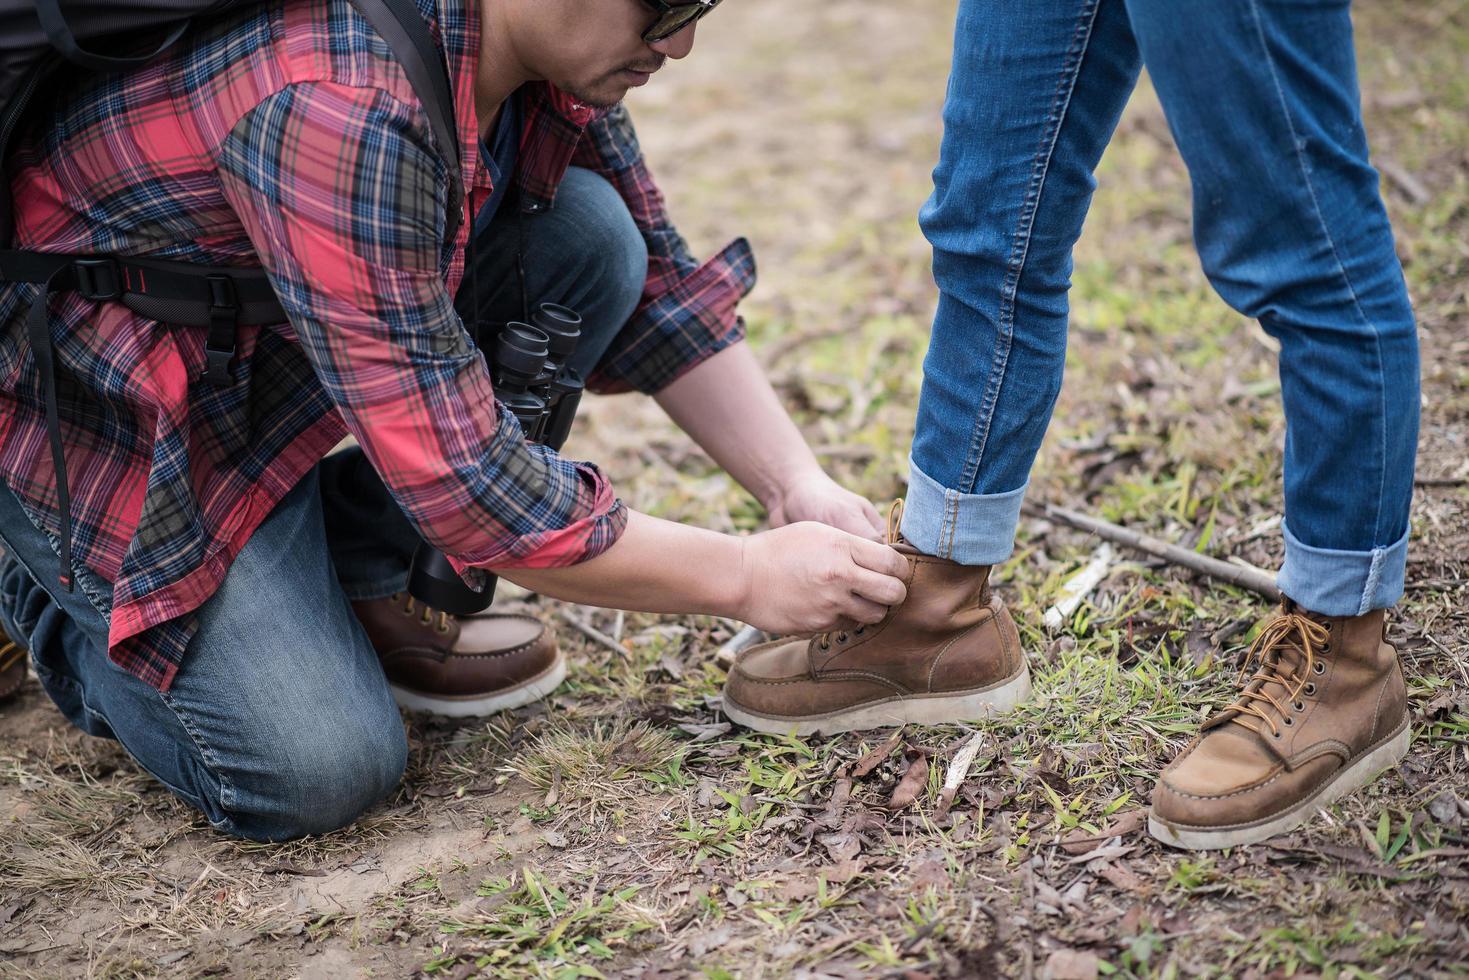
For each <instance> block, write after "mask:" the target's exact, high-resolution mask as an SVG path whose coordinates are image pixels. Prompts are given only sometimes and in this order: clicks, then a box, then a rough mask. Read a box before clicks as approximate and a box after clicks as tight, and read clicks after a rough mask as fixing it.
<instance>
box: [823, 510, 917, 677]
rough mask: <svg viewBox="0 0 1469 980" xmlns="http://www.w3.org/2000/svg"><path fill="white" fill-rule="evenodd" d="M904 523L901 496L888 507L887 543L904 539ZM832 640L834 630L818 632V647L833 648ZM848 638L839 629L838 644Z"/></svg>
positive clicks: (860, 629) (857, 631) (857, 632)
mask: <svg viewBox="0 0 1469 980" xmlns="http://www.w3.org/2000/svg"><path fill="white" fill-rule="evenodd" d="M902 523H903V501H902V498H899V499H897V500H894V501H893V504H892V506H891V507H889V508H888V535H887V543H888V544H889V545H895V544H897V543H898V542H899V541H901V540H903V532H902V531H901V530H899V528H900V527H901V525H902ZM866 629H867V626H866V625H865V624H864V625H860V626H858V627H857V628H856V629H855V630H853V631H852V632H853V633H854V634H855V635H857V636H861V635H862V633H863V632H864V631H865V630H866ZM831 640H832V631H831V630H827V631H826V632H825V633H818V634H817V635H816V645H817V646H818V647H820V648H821V649H822V650H830V649H831ZM847 640H848V633H847V631H846V630H841V631H838V632H837V633H836V641H837V646H841V645H842V644H843V643H846V642H847Z"/></svg>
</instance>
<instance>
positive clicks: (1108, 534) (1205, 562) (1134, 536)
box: [1046, 506, 1280, 602]
mask: <svg viewBox="0 0 1469 980" xmlns="http://www.w3.org/2000/svg"><path fill="white" fill-rule="evenodd" d="M1046 516H1047V517H1052V518H1055V519H1056V520H1058V521H1061V522H1062V523H1064V524H1070V525H1071V526H1072V527H1074V528H1079V529H1080V530H1083V531H1088V532H1090V533H1092V534H1095V535H1096V536H1097V537H1099V538H1102V539H1103V540H1106V541H1112V542H1114V543H1116V544H1120V545H1126V546H1127V547H1129V548H1135V549H1137V550H1138V551H1141V552H1144V553H1146V554H1149V555H1153V556H1154V557H1157V558H1162V559H1163V560H1164V561H1167V562H1172V563H1173V564H1175V565H1182V566H1183V567H1184V568H1187V569H1189V570H1191V571H1195V572H1198V573H1199V574H1200V575H1207V576H1208V577H1209V578H1216V579H1219V580H1220V581H1222V582H1228V583H1230V584H1231V585H1238V586H1239V587H1240V588H1243V589H1249V590H1250V591H1251V592H1258V593H1259V594H1260V595H1262V596H1264V597H1265V598H1267V599H1269V600H1270V601H1272V602H1278V601H1280V590H1279V589H1277V588H1276V587H1275V576H1274V575H1271V574H1270V573H1269V572H1267V571H1265V570H1264V569H1262V568H1256V567H1254V566H1253V565H1247V564H1244V563H1240V564H1231V563H1229V562H1227V561H1220V560H1219V559H1217V558H1209V557H1208V556H1206V555H1201V554H1199V553H1198V552H1196V551H1190V550H1189V549H1188V548H1180V547H1179V546H1178V545H1176V544H1169V543H1168V542H1166V541H1160V540H1159V539H1158V538H1155V537H1153V536H1152V535H1148V534H1142V533H1141V532H1138V531H1132V530H1129V529H1127V528H1125V527H1122V526H1121V525H1118V524H1113V523H1112V522H1111V521H1104V520H1102V519H1101V518H1099V517H1092V516H1090V515H1088V514H1082V513H1079V512H1077V511H1074V510H1068V509H1067V508H1065V507H1055V506H1048V507H1047V508H1046Z"/></svg>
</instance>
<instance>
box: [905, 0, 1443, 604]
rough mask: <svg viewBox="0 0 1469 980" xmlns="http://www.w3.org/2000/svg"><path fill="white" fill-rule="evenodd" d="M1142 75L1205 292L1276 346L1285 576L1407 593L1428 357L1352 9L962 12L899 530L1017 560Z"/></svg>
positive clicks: (1287, 587) (1309, 2) (953, 549)
mask: <svg viewBox="0 0 1469 980" xmlns="http://www.w3.org/2000/svg"><path fill="white" fill-rule="evenodd" d="M1143 66H1146V67H1147V69H1148V73H1149V75H1150V77H1151V79H1152V82H1153V85H1154V86H1155V88H1156V89H1157V92H1158V96H1159V99H1160V100H1161V102H1162V105H1163V109H1164V112H1165V114H1166V116H1167V119H1168V124H1169V127H1170V129H1171V130H1172V133H1173V138H1174V141H1175V142H1176V143H1177V145H1178V147H1179V150H1180V152H1181V153H1182V155H1183V159H1184V162H1185V163H1186V164H1187V166H1188V170H1189V176H1190V179H1191V181H1192V184H1193V198H1194V237H1195V242H1196V244H1197V247H1198V251H1199V256H1200V258H1201V259H1202V262H1203V267H1204V271H1205V273H1206V274H1207V276H1208V277H1209V281H1210V283H1211V284H1212V285H1213V286H1214V288H1215V289H1216V290H1217V291H1218V292H1219V294H1220V296H1222V297H1223V298H1224V300H1225V301H1226V302H1228V303H1229V304H1230V305H1231V306H1233V307H1234V308H1235V309H1236V310H1239V311H1240V312H1241V313H1244V314H1245V315H1248V316H1251V317H1255V318H1257V319H1258V320H1259V321H1260V323H1261V325H1262V326H1263V327H1264V329H1265V331H1266V332H1267V333H1269V334H1270V335H1271V336H1273V337H1275V338H1277V339H1278V340H1279V341H1280V379H1281V391H1282V396H1283V399H1284V405H1285V415H1286V429H1287V432H1286V440H1285V542H1286V554H1285V562H1284V565H1283V566H1282V568H1281V570H1280V576H1279V584H1280V587H1281V589H1282V591H1284V592H1285V593H1286V594H1287V595H1289V596H1290V597H1291V598H1293V599H1295V600H1296V601H1297V602H1299V603H1301V604H1302V605H1304V606H1305V607H1307V608H1309V609H1312V610H1315V611H1318V612H1321V613H1326V614H1329V615H1354V614H1357V613H1362V612H1366V611H1368V610H1370V609H1378V608H1383V607H1386V606H1389V605H1392V604H1393V603H1394V602H1396V601H1397V600H1398V598H1399V597H1400V596H1401V595H1402V590H1403V574H1404V566H1405V563H1406V554H1407V537H1408V506H1409V499H1410V496H1411V493H1412V485H1413V463H1414V455H1415V451H1416V446H1417V431H1418V345H1417V333H1416V328H1415V325H1414V321H1413V313H1412V309H1411V307H1410V305H1409V302H1408V296H1407V290H1406V287H1405V285H1404V282H1403V276H1402V270H1401V268H1400V266H1399V264H1398V260H1397V257H1396V255H1395V253H1394V250H1393V240H1392V232H1391V229H1390V228H1389V226H1388V221H1387V214H1386V212H1385V210H1384V208H1383V204H1382V200H1381V197H1380V195H1379V192H1378V179H1377V174H1376V172H1375V171H1374V170H1373V168H1372V167H1371V166H1370V164H1369V163H1368V160H1367V140H1366V135H1365V133H1364V131H1363V127H1362V119H1361V111H1360V107H1359V101H1358V93H1357V80H1356V68H1355V61H1354V53H1353V45H1352V27H1351V21H1350V17H1349V3H1348V0H1191V2H1188V3H1178V2H1176V0H961V3H960V6H959V17H958V24H957V27H956V30H955V44H954V60H953V69H952V75H951V77H950V79H949V89H948V95H947V99H946V101H945V104H944V138H943V145H942V151H941V157H940V160H939V164H938V167H937V168H936V170H935V171H934V192H933V196H932V197H931V198H930V199H929V201H928V202H927V203H926V204H925V205H924V207H923V210H922V213H921V214H920V221H921V224H922V227H923V230H924V233H925V234H926V235H927V236H928V239H929V241H930V242H931V243H932V245H933V250H934V259H933V268H934V275H935V278H936V280H937V282H938V286H939V290H940V299H939V306H938V312H937V315H936V317H935V320H934V326H933V338H932V341H931V344H930V347H929V351H928V355H927V359H926V360H925V362H924V381H923V389H922V394H921V397H920V403H919V409H918V422H917V430H916V435H915V438H914V442H913V454H912V460H911V477H910V485H909V490H908V496H907V502H906V509H905V511H904V517H903V533H904V534H905V535H906V536H907V537H908V539H909V540H911V541H912V542H913V543H914V544H915V546H917V547H919V548H921V549H923V550H924V551H927V552H930V553H932V554H936V555H940V556H943V557H947V558H951V559H954V560H956V561H960V562H964V563H968V564H993V563H995V562H999V561H1002V560H1004V559H1005V558H1006V557H1008V556H1009V554H1010V553H1011V551H1012V549H1013V544H1014V536H1015V527H1016V523H1017V521H1018V518H1019V513H1020V503H1021V499H1022V497H1023V496H1024V493H1025V489H1026V486H1027V483H1028V480H1029V473H1030V469H1031V465H1032V463H1033V462H1034V460H1035V454H1036V451H1037V450H1038V448H1039V446H1040V442H1041V437H1042V436H1043V434H1044V432H1045V429H1046V426H1047V424H1048V423H1049V421H1050V417H1051V412H1052V410H1053V407H1054V405H1055V400H1056V396H1057V393H1058V392H1059V390H1060V386H1061V374H1062V368H1063V364H1064V359H1065V350H1066V326H1067V290H1068V287H1069V285H1070V275H1071V252H1072V246H1073V245H1074V243H1075V242H1076V239H1077V238H1078V236H1079V235H1080V233H1081V226H1082V221H1083V219H1084V218H1085V216H1086V211H1087V207H1088V204H1089V203H1090V200H1091V195H1092V191H1093V189H1094V188H1095V186H1096V184H1095V180H1094V178H1093V171H1094V170H1095V168H1096V165H1097V162H1098V161H1099V160H1100V159H1101V156H1102V151H1103V150H1104V149H1105V148H1106V145H1107V143H1108V141H1109V140H1110V139H1111V136H1112V132H1113V130H1114V129H1115V128H1116V125H1117V121H1118V119H1119V117H1120V116H1121V114H1122V109H1123V106H1124V104H1125V103H1126V101H1127V99H1128V96H1129V94H1130V93H1131V92H1132V89H1133V87H1134V85H1135V84H1136V82H1137V78H1138V73H1139V70H1140V69H1141V68H1142V67H1143Z"/></svg>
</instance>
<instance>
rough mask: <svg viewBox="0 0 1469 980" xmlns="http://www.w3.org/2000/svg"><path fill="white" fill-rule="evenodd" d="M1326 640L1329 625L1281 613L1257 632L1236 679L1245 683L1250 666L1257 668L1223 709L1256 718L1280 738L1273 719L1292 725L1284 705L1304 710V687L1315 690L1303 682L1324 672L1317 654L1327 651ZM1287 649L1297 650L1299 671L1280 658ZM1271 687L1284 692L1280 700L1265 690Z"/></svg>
mask: <svg viewBox="0 0 1469 980" xmlns="http://www.w3.org/2000/svg"><path fill="white" fill-rule="evenodd" d="M1330 640H1331V625H1330V623H1329V622H1328V623H1320V622H1317V621H1316V620H1314V619H1312V618H1311V617H1309V616H1307V615H1306V614H1304V613H1300V612H1294V611H1282V612H1281V614H1280V615H1279V616H1277V617H1276V618H1275V619H1273V620H1271V621H1270V623H1268V624H1267V625H1266V626H1265V628H1264V629H1263V630H1261V631H1260V635H1259V636H1258V637H1256V638H1255V642H1254V643H1253V644H1251V646H1250V650H1249V652H1248V653H1247V654H1246V655H1245V662H1244V665H1243V667H1241V668H1240V680H1241V681H1242V682H1243V681H1245V679H1246V676H1247V675H1248V674H1249V669H1250V665H1251V664H1258V665H1259V666H1258V667H1257V668H1256V670H1255V672H1254V674H1253V675H1250V676H1249V679H1248V682H1247V683H1246V684H1245V688H1244V690H1242V691H1241V692H1240V693H1239V696H1238V697H1236V698H1235V699H1234V701H1233V703H1231V704H1230V705H1228V706H1227V707H1226V708H1225V709H1224V710H1226V711H1235V712H1238V713H1239V714H1240V715H1252V716H1254V717H1256V718H1259V719H1260V720H1261V721H1263V722H1265V723H1266V724H1267V725H1269V726H1270V735H1271V737H1272V738H1280V737H1281V733H1280V726H1279V725H1278V724H1277V722H1276V719H1281V720H1282V721H1283V722H1284V723H1285V725H1286V726H1287V727H1293V726H1294V725H1295V719H1294V718H1292V717H1291V712H1290V710H1289V709H1287V707H1286V702H1289V704H1290V705H1291V707H1296V706H1297V705H1300V707H1298V708H1296V710H1298V711H1299V710H1302V709H1304V707H1305V705H1304V703H1302V701H1301V693H1302V692H1303V691H1306V690H1307V687H1308V686H1309V687H1310V690H1311V691H1314V690H1315V685H1314V684H1309V682H1308V680H1307V678H1308V677H1309V675H1311V674H1313V673H1314V674H1318V675H1319V674H1323V673H1325V672H1326V664H1325V663H1324V662H1323V661H1321V660H1319V659H1317V657H1318V654H1325V653H1327V652H1328V651H1329V650H1330ZM1291 650H1298V651H1300V653H1301V656H1302V658H1303V660H1302V662H1301V663H1300V670H1299V672H1297V671H1296V670H1295V664H1294V663H1287V662H1286V660H1285V659H1284V655H1285V653H1286V652H1288V651H1291ZM1271 686H1279V687H1281V688H1284V689H1285V691H1286V692H1288V693H1287V694H1286V695H1285V699H1284V701H1280V700H1277V699H1276V697H1275V695H1274V694H1272V693H1271V692H1270V690H1269V688H1270V687H1271ZM1307 693H1310V692H1307ZM1267 704H1268V705H1269V706H1270V707H1271V708H1273V709H1274V711H1273V712H1272V711H1267V710H1265V709H1264V707H1263V706H1264V705H1267ZM1242 724H1243V722H1242ZM1247 727H1249V726H1247ZM1253 727H1254V729H1255V731H1256V732H1258V733H1259V734H1261V735H1264V734H1265V732H1264V731H1263V729H1262V728H1261V726H1259V725H1255V726H1253Z"/></svg>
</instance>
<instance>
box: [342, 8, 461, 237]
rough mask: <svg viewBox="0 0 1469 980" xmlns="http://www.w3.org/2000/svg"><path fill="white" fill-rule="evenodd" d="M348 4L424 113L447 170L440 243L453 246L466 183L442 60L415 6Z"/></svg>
mask: <svg viewBox="0 0 1469 980" xmlns="http://www.w3.org/2000/svg"><path fill="white" fill-rule="evenodd" d="M352 4H353V5H354V6H356V8H357V9H358V10H359V11H360V12H361V13H362V16H363V17H366V18H367V21H368V23H370V24H371V25H372V26H373V29H374V30H376V31H377V32H378V33H379V34H380V35H382V38H383V40H385V41H387V42H388V47H390V48H392V49H393V54H394V55H395V56H396V57H397V59H398V63H399V64H400V65H402V66H403V72H404V73H405V74H406V75H407V76H408V83H409V84H410V85H412V86H413V91H414V92H415V93H417V95H418V101H420V102H422V103H423V108H424V111H425V112H427V113H428V121H429V125H430V126H431V127H432V128H433V132H434V139H435V140H436V141H437V142H438V144H439V152H440V153H442V154H443V155H444V163H445V164H446V165H447V166H448V168H449V193H448V208H447V212H448V213H447V221H446V223H445V227H444V240H445V241H447V242H452V241H453V240H454V237H455V235H457V234H458V233H459V221H460V218H461V212H462V211H463V210H464V182H463V177H462V175H461V172H460V169H459V160H460V156H459V149H460V148H459V137H458V132H459V130H458V129H457V128H456V127H455V125H454V90H453V88H452V87H451V86H450V85H449V71H448V69H447V68H446V67H445V66H444V59H443V56H442V55H441V54H440V53H439V49H438V46H437V45H435V44H434V39H433V36H432V35H431V34H430V33H429V30H428V23H427V22H426V21H425V20H424V19H423V15H422V14H421V13H419V12H418V8H417V7H416V6H414V4H413V0H352Z"/></svg>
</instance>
